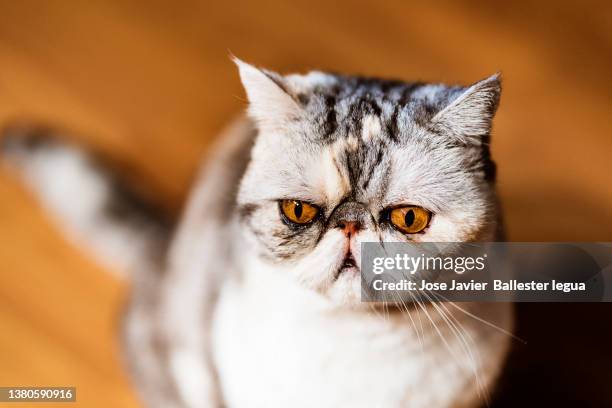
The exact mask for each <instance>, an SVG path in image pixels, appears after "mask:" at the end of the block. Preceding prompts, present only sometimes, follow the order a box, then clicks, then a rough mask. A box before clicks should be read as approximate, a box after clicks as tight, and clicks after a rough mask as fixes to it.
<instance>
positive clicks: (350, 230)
mask: <svg viewBox="0 0 612 408" xmlns="http://www.w3.org/2000/svg"><path fill="white" fill-rule="evenodd" d="M338 227H339V228H340V229H342V232H344V235H346V236H347V237H349V238H350V236H351V235H355V233H356V232H357V231H359V224H358V223H357V222H354V221H340V222H339V223H338Z"/></svg>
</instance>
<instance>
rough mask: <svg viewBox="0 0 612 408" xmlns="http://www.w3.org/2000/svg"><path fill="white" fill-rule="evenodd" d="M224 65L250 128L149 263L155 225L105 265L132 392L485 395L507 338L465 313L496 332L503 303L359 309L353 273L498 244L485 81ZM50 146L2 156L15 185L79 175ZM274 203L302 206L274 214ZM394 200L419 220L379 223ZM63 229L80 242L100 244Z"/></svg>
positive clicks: (231, 136) (212, 170)
mask: <svg viewBox="0 0 612 408" xmlns="http://www.w3.org/2000/svg"><path fill="white" fill-rule="evenodd" d="M238 65H239V67H240V70H241V76H242V79H243V82H244V84H245V87H246V89H247V94H248V95H249V99H250V102H251V108H250V114H251V117H252V118H253V119H254V121H251V120H246V119H244V120H240V121H238V122H237V123H236V124H234V125H233V126H231V127H230V128H229V129H228V131H227V132H226V134H225V135H224V136H223V137H222V138H221V144H220V146H219V147H218V148H217V149H216V152H217V153H216V155H215V156H214V158H213V159H212V160H209V161H208V163H207V165H206V166H205V168H204V170H203V172H202V174H201V175H200V177H199V179H198V181H197V182H196V184H195V186H194V190H193V193H192V195H191V198H190V200H189V203H188V205H187V207H186V211H185V214H184V215H183V217H182V220H181V221H180V223H179V226H178V228H177V230H176V232H175V234H174V236H173V238H172V240H171V242H170V243H169V250H168V253H167V256H165V257H164V260H163V262H161V263H159V262H152V259H154V258H153V256H152V255H153V253H157V254H159V253H160V251H159V248H160V245H161V244H160V241H162V240H161V239H160V238H159V237H160V236H164V235H163V234H158V233H155V234H149V235H143V236H142V237H139V238H141V239H142V241H145V244H143V245H140V246H139V248H144V250H143V251H142V252H143V254H142V256H141V257H142V258H143V259H142V260H141V261H132V260H128V261H126V262H119V263H121V264H127V266H129V267H130V269H132V270H133V279H134V284H133V286H134V295H133V297H132V301H131V303H130V305H129V307H128V310H127V313H126V318H125V321H124V328H125V330H124V336H123V338H124V341H125V350H126V359H127V360H128V361H129V363H130V366H131V368H132V373H133V377H134V380H135V382H136V384H137V385H138V388H139V391H140V394H141V396H142V397H143V399H144V400H145V401H146V402H147V404H148V405H149V406H158V407H172V406H175V407H184V406H188V407H205V406H219V405H220V404H222V403H224V404H226V405H227V406H230V407H234V406H235V407H286V406H295V407H313V406H317V407H338V406H350V407H358V406H363V407H375V406H380V407H403V406H414V407H421V406H423V407H429V406H437V407H446V406H477V405H479V404H482V403H483V401H484V400H485V398H486V394H487V392H488V391H490V389H491V385H492V384H493V382H494V380H495V378H496V377H497V375H498V373H499V370H500V369H501V366H502V363H503V360H504V358H505V355H506V352H507V347H508V342H509V337H508V336H507V335H506V334H504V333H502V332H501V331H497V330H493V329H492V328H491V327H489V326H487V325H485V324H483V323H482V321H479V320H477V319H475V318H474V317H473V316H470V315H477V316H479V317H480V318H482V319H484V320H486V321H488V322H490V323H492V324H493V325H496V326H498V327H500V328H501V329H502V331H503V330H510V329H511V327H512V316H511V309H510V307H509V306H508V305H505V304H488V305H485V306H483V305H479V304H475V303H474V304H471V303H466V304H461V305H454V304H427V305H425V306H423V305H413V306H409V308H408V309H406V310H403V309H401V308H394V307H391V308H390V310H389V309H388V308H371V307H370V306H368V305H365V304H362V303H361V302H360V301H359V294H360V292H359V288H360V285H359V277H358V273H357V271H358V268H359V263H360V256H359V255H360V253H359V251H360V243H361V242H363V241H379V240H380V241H397V240H400V241H401V240H405V239H409V240H414V241H437V242H444V241H470V240H495V239H499V232H500V228H499V223H498V221H497V220H498V211H497V204H496V200H495V194H494V187H493V183H492V174H491V173H492V168H493V167H492V164H491V162H490V159H489V154H488V135H489V130H490V121H491V119H492V116H493V113H494V111H495V108H496V106H497V100H498V97H499V82H498V80H497V77H492V78H489V79H487V80H485V81H481V82H479V83H477V84H476V85H474V86H472V87H470V88H460V87H444V86H440V85H423V84H403V83H400V82H388V81H375V80H362V79H357V78H350V77H346V78H345V77H339V76H334V75H328V74H322V73H312V74H310V75H308V76H289V77H281V76H278V75H277V74H273V73H269V72H264V71H260V70H257V69H255V68H253V67H251V66H249V65H246V64H244V63H241V62H238ZM55 149H56V150H55V153H53V154H49V149H46V150H43V151H42V153H41V151H40V149H39V150H38V153H36V150H28V149H24V148H23V147H18V148H15V147H13V148H12V149H10V150H12V151H14V152H15V151H16V152H18V154H13V155H12V157H15V158H17V160H15V162H18V163H20V164H21V166H20V168H22V169H25V172H24V174H26V176H27V177H28V179H29V180H36V179H37V178H40V177H39V176H37V173H39V172H40V171H41V168H42V169H44V171H45V172H47V171H49V169H51V168H53V163H54V162H58V157H63V158H62V159H61V160H60V161H62V160H63V161H64V162H66V161H67V162H71V163H72V164H71V165H68V166H66V165H64V166H63V167H64V169H66V168H69V172H70V173H74V172H80V171H86V170H87V168H88V167H87V166H88V165H87V164H86V163H84V162H82V161H79V160H76V161H75V160H74V158H72V159H71V158H70V157H71V155H72V156H74V155H77V156H78V155H79V154H81V153H78V152H75V151H72V152H71V153H66V152H65V151H64V150H62V149H61V148H55ZM32 151H33V152H34V153H28V152H32ZM51 151H53V149H51ZM45 152H46V153H45ZM37 155H38V156H37ZM62 155H63V156H62ZM66 155H67V157H68V158H66V157H64V156H66ZM37 157H38V159H37ZM40 157H43V159H41V158H40ZM37 160H38V162H41V160H42V162H43V164H44V163H46V164H44V165H38V167H37V166H36V165H32V163H36V162H37ZM41 166H42V167H41ZM71 166H72V167H71ZM89 181H90V182H91V180H89ZM83 182H86V180H85V181H83ZM95 182H96V183H101V184H104V183H105V180H104V179H96V180H95ZM33 185H34V186H35V187H36V186H37V184H36V182H33ZM77 190H79V191H82V190H81V189H77ZM94 190H100V188H97V189H94ZM102 190H105V189H102ZM105 191H106V190H105ZM104 198H105V200H106V197H104ZM54 200H55V199H53V200H51V201H53V202H54ZM287 200H293V201H291V202H292V203H296V202H297V203H302V202H303V203H304V205H309V206H310V205H312V208H315V209H316V211H317V212H316V215H315V216H314V217H313V218H312V219H310V220H308V221H307V222H305V223H299V222H293V221H291V220H290V219H289V220H288V219H286V215H284V213H283V211H285V210H284V209H283V207H282V205H284V203H285V202H286V201H287ZM43 201H45V202H48V201H50V200H49V199H48V197H47V198H45V194H44V192H43ZM107 204H108V203H107V202H106V201H104V202H103V203H101V204H100V206H99V207H100V208H99V210H100V211H99V212H100V213H102V214H103V211H104V209H105V208H106V207H107ZM399 204H410V205H418V206H419V208H420V207H423V208H426V209H427V210H428V212H430V213H431V214H433V215H432V216H431V219H430V220H429V222H428V224H427V228H426V229H424V230H423V231H421V232H419V233H418V234H416V233H415V234H410V235H406V234H404V233H401V231H399V230H397V229H396V228H394V227H393V226H391V225H390V224H389V219H388V218H385V217H384V216H383V215H384V214H385V211H387V208H388V209H390V210H392V209H394V208H396V207H397V206H398V205H399ZM293 205H296V204H293ZM298 205H302V204H298ZM51 207H52V209H53V207H54V205H51ZM92 207H95V206H93V205H92ZM301 208H302V207H300V210H299V211H300V214H299V215H298V218H300V216H301V214H302V209H301ZM305 208H306V207H305ZM54 211H55V210H54ZM90 212H95V209H92V210H91V211H90ZM296 214H297V213H296ZM296 214H293V215H296ZM291 215H292V214H289V216H291ZM67 216H68V217H69V215H67ZM62 218H63V217H62ZM96 219H97V220H98V221H99V222H105V221H106V220H105V218H104V217H102V216H100V215H98V216H97V217H96ZM75 224H76V226H75V227H74V228H75V229H76V233H75V234H73V235H75V236H77V239H81V241H90V243H92V242H91V241H93V244H96V243H97V244H100V243H101V242H102V243H104V242H105V241H104V240H101V239H97V240H96V239H94V238H95V236H94V235H95V234H89V235H88V234H87V231H92V230H96V228H87V229H85V230H84V231H81V232H79V228H80V227H79V223H75ZM349 227H350V228H349ZM81 229H82V228H81ZM157 230H158V229H155V230H154V231H157ZM103 246H104V245H103ZM106 246H108V247H113V245H106ZM115 247H116V245H115ZM94 251H96V252H97V253H98V254H99V255H100V257H101V258H106V257H108V256H109V254H110V256H113V254H115V255H116V256H117V257H121V256H123V255H122V254H121V253H120V251H119V252H118V251H116V252H115V253H113V252H112V250H110V251H109V250H99V249H94ZM147 251H149V253H147ZM348 258H351V259H353V258H354V262H353V261H351V262H347V259H348ZM119 261H120V260H119ZM355 263H356V265H355ZM459 308H461V309H463V311H461V310H460V309H459ZM449 316H450V317H449Z"/></svg>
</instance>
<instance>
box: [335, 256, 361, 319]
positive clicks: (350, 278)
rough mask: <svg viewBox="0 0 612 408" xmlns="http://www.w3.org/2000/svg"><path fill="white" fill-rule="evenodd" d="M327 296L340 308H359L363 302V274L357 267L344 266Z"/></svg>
mask: <svg viewBox="0 0 612 408" xmlns="http://www.w3.org/2000/svg"><path fill="white" fill-rule="evenodd" d="M327 296H328V297H329V299H330V300H331V301H332V303H334V304H335V305H337V306H339V307H349V308H358V307H359V306H361V305H362V302H361V274H360V271H359V268H358V267H357V266H356V265H350V264H349V265H346V264H345V265H343V266H342V267H340V269H339V270H338V272H337V274H336V278H335V280H334V282H333V283H332V284H331V285H330V287H329V288H328V290H327Z"/></svg>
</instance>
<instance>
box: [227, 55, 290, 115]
mask: <svg viewBox="0 0 612 408" xmlns="http://www.w3.org/2000/svg"><path fill="white" fill-rule="evenodd" d="M233 61H234V63H235V64H236V65H237V66H238V70H239V71H240V79H241V80H242V85H243V86H244V89H245V91H246V93H247V97H248V98H249V115H250V116H251V117H252V118H253V119H254V120H255V121H256V122H257V123H259V124H260V125H277V124H279V123H282V121H284V120H286V119H291V118H295V117H297V116H299V115H300V113H301V112H302V109H301V107H300V105H299V103H298V101H297V100H296V99H295V98H294V97H293V96H292V95H291V93H290V91H289V86H288V84H287V83H286V81H285V79H284V78H283V77H282V76H281V75H279V74H277V73H275V72H272V71H268V70H263V69H259V68H256V67H254V66H253V65H250V64H247V63H246V62H244V61H242V60H240V59H238V58H236V57H233Z"/></svg>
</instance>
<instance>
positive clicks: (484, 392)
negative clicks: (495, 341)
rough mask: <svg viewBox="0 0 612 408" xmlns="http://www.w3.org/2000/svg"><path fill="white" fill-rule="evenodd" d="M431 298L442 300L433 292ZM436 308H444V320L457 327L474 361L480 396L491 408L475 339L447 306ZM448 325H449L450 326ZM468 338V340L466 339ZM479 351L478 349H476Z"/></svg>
mask: <svg viewBox="0 0 612 408" xmlns="http://www.w3.org/2000/svg"><path fill="white" fill-rule="evenodd" d="M428 292H429V293H430V294H431V296H433V297H435V298H436V299H437V300H439V299H440V298H439V297H438V296H437V295H436V293H434V292H432V291H428ZM433 304H434V307H436V308H440V307H441V308H443V309H444V311H445V312H442V311H441V314H442V316H443V318H444V315H446V316H447V318H448V319H449V320H448V323H452V325H453V326H454V327H455V330H456V333H457V334H456V335H457V336H458V338H460V341H461V342H462V343H463V345H464V347H465V350H466V352H467V353H468V354H469V356H470V360H471V361H472V364H473V371H474V376H475V378H476V386H477V389H478V393H479V395H481V397H482V398H483V400H484V402H485V404H486V406H489V403H490V395H489V392H488V390H487V388H486V387H485V386H484V385H483V384H482V379H481V378H480V369H479V368H480V367H481V365H482V361H481V359H480V354H479V353H478V351H476V354H475V355H474V352H473V351H472V348H473V346H474V339H473V338H472V336H471V335H470V333H469V332H468V331H467V330H465V328H464V327H463V325H462V324H461V322H459V320H458V319H457V318H456V317H455V316H454V315H453V314H452V313H451V311H450V310H449V309H448V308H447V307H446V305H444V303H443V302H440V304H439V305H437V304H436V303H433ZM448 323H447V324H448ZM466 337H467V339H466ZM468 340H469V344H468ZM476 350H477V349H476Z"/></svg>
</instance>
